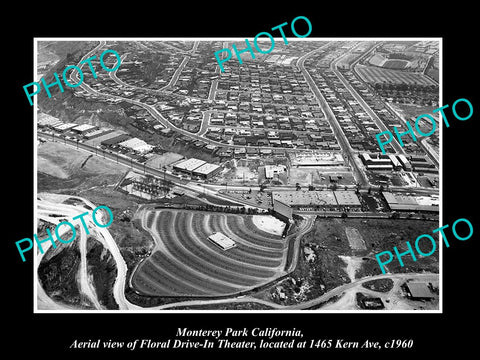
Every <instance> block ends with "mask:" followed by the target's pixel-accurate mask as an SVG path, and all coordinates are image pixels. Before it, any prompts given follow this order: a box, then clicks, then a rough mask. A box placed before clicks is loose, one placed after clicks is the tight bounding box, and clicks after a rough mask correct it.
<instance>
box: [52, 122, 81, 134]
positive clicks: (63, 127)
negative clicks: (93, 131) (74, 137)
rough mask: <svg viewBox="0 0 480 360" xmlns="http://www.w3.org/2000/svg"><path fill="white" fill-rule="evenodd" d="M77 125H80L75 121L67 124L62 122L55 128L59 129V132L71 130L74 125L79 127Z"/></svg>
mask: <svg viewBox="0 0 480 360" xmlns="http://www.w3.org/2000/svg"><path fill="white" fill-rule="evenodd" d="M77 126H78V124H75V123H66V124H64V123H62V124H59V125H56V126H54V127H53V129H54V130H55V131H58V132H65V131H68V130H71V129H73V128H74V127H77Z"/></svg>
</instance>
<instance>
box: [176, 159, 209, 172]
mask: <svg viewBox="0 0 480 360" xmlns="http://www.w3.org/2000/svg"><path fill="white" fill-rule="evenodd" d="M206 163H207V162H206V161H203V160H200V159H195V158H190V159H186V160H181V161H180V162H178V163H176V164H175V165H173V169H174V170H176V171H179V172H183V173H187V174H190V175H191V174H192V171H193V170H195V169H196V168H198V167H200V166H202V165H203V164H206Z"/></svg>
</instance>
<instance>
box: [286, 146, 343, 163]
mask: <svg viewBox="0 0 480 360" xmlns="http://www.w3.org/2000/svg"><path fill="white" fill-rule="evenodd" d="M288 157H289V158H290V163H291V166H292V167H302V166H342V165H344V164H345V160H344V159H343V156H342V155H341V154H340V153H337V152H325V151H316V150H305V151H302V152H301V153H289V154H288Z"/></svg>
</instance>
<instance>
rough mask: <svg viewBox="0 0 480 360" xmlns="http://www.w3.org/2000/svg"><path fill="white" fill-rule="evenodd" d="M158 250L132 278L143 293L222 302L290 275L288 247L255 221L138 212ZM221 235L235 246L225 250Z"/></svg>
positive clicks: (197, 213) (170, 211) (223, 215)
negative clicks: (215, 239) (217, 240)
mask: <svg viewBox="0 0 480 360" xmlns="http://www.w3.org/2000/svg"><path fill="white" fill-rule="evenodd" d="M138 215H139V216H140V219H141V223H142V227H144V228H145V229H146V230H147V231H149V232H150V234H151V235H152V236H153V238H154V239H155V242H156V246H155V248H154V249H153V252H152V255H151V256H150V257H149V258H148V259H146V260H145V261H143V262H142V263H141V264H140V265H139V266H138V268H137V269H136V271H135V272H134V274H133V275H132V281H131V282H132V286H133V287H134V288H135V290H137V291H138V292H140V293H142V294H146V295H155V296H222V295H231V294H235V293H238V292H241V291H245V290H249V289H253V288H255V287H258V286H261V285H263V284H266V283H268V282H270V281H272V280H275V279H276V278H278V277H280V276H282V275H284V274H285V272H284V266H285V261H286V255H287V249H288V246H287V242H286V240H285V239H282V237H281V236H280V235H277V234H273V233H270V232H267V231H266V230H262V229H259V228H258V227H257V226H256V225H255V224H256V223H257V224H258V223H259V222H257V221H254V220H253V216H255V215H237V214H227V213H213V212H201V211H188V210H176V209H144V210H141V211H139V213H138ZM215 232H221V233H222V234H224V235H226V236H228V237H229V238H230V239H232V240H233V241H235V243H236V246H235V247H234V248H232V249H229V250H222V249H221V248H219V247H218V246H216V245H215V244H213V243H212V242H211V241H210V240H208V236H209V235H211V234H213V233H215Z"/></svg>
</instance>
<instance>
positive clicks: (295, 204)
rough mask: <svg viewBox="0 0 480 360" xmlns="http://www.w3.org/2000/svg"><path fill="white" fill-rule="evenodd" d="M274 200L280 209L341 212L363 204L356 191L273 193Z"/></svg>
mask: <svg viewBox="0 0 480 360" xmlns="http://www.w3.org/2000/svg"><path fill="white" fill-rule="evenodd" d="M272 199H273V204H274V210H275V203H276V202H279V203H280V205H279V207H280V208H282V209H283V207H282V206H289V207H292V208H294V209H295V208H296V209H302V208H312V209H315V208H319V207H322V208H325V209H326V210H336V211H339V210H341V209H342V208H344V207H350V208H360V207H361V203H360V200H359V199H358V196H357V194H356V193H355V191H332V190H323V191H273V192H272Z"/></svg>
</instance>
